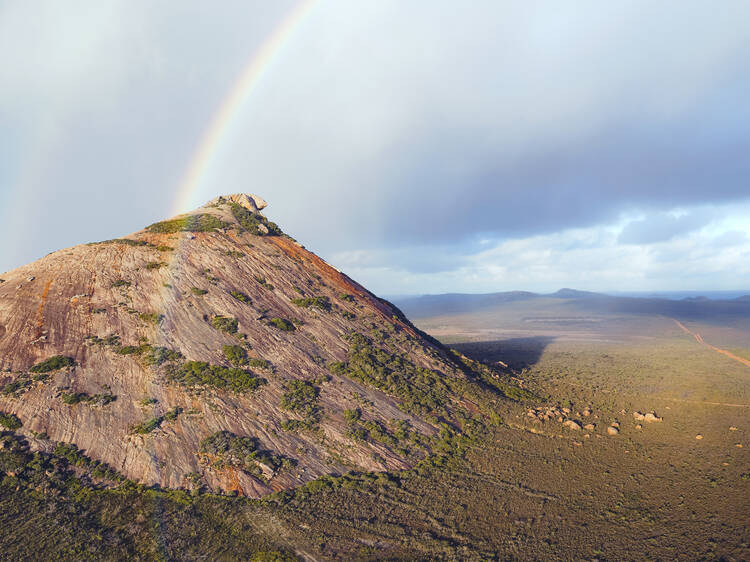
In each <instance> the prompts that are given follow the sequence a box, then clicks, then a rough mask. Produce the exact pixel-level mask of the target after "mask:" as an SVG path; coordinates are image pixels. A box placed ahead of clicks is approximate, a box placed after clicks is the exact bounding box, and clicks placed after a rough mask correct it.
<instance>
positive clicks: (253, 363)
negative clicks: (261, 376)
mask: <svg viewBox="0 0 750 562" xmlns="http://www.w3.org/2000/svg"><path fill="white" fill-rule="evenodd" d="M247 364H248V366H250V367H257V368H259V369H270V368H271V363H270V362H269V361H266V360H265V359H258V358H257V357H250V358H249V359H248V360H247Z"/></svg>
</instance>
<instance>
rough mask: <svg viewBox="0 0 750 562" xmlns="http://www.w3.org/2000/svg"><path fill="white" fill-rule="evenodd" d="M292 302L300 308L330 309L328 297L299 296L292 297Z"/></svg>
mask: <svg viewBox="0 0 750 562" xmlns="http://www.w3.org/2000/svg"><path fill="white" fill-rule="evenodd" d="M292 303H293V304H296V305H297V306H300V307H302V308H319V309H320V310H330V309H331V301H330V300H328V297H300V298H296V299H292Z"/></svg>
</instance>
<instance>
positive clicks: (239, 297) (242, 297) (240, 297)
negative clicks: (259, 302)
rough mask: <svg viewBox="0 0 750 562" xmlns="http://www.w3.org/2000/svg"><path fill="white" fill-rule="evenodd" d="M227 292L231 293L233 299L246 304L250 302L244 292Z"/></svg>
mask: <svg viewBox="0 0 750 562" xmlns="http://www.w3.org/2000/svg"><path fill="white" fill-rule="evenodd" d="M229 294H230V295H232V296H233V297H234V298H235V299H237V300H238V301H240V302H244V303H246V304H247V303H249V302H250V297H248V296H247V295H246V294H245V293H242V292H240V291H232V292H231V293H229Z"/></svg>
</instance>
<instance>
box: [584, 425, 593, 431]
mask: <svg viewBox="0 0 750 562" xmlns="http://www.w3.org/2000/svg"><path fill="white" fill-rule="evenodd" d="M583 429H585V430H586V431H594V429H596V425H595V424H593V423H587V424H586V425H584V426H583Z"/></svg>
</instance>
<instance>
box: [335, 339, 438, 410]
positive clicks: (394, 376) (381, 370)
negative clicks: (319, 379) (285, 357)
mask: <svg viewBox="0 0 750 562" xmlns="http://www.w3.org/2000/svg"><path fill="white" fill-rule="evenodd" d="M347 340H348V341H349V351H348V354H347V355H348V361H347V362H346V363H342V362H340V361H338V362H334V363H331V364H330V365H329V366H328V368H329V370H330V371H331V372H332V373H333V374H335V375H339V376H348V377H351V378H353V379H355V380H358V381H360V382H363V383H365V384H368V385H370V386H374V387H375V388H378V389H380V390H382V391H384V392H387V393H389V394H391V395H394V396H396V397H398V398H400V399H401V400H402V404H401V407H402V408H403V409H404V410H406V411H408V412H411V413H415V414H420V415H424V414H428V413H431V412H434V411H437V412H443V411H444V409H445V406H446V404H447V402H448V391H449V388H448V386H447V384H446V383H445V381H444V379H443V378H442V377H441V376H440V375H439V374H438V373H435V372H434V371H430V370H429V369H425V368H423V367H418V366H416V365H414V363H412V362H411V361H409V360H408V359H406V358H405V357H403V356H401V355H394V354H392V353H389V352H387V351H384V350H382V349H380V348H377V347H375V346H374V345H373V343H372V341H371V340H370V339H369V338H367V337H366V336H364V335H362V334H359V333H356V332H355V333H352V334H349V335H348V336H347Z"/></svg>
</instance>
